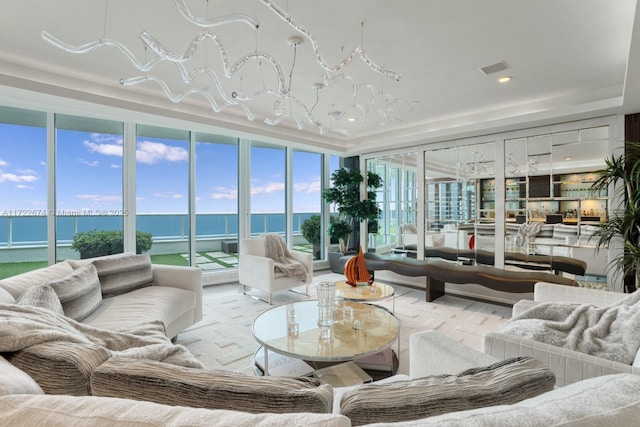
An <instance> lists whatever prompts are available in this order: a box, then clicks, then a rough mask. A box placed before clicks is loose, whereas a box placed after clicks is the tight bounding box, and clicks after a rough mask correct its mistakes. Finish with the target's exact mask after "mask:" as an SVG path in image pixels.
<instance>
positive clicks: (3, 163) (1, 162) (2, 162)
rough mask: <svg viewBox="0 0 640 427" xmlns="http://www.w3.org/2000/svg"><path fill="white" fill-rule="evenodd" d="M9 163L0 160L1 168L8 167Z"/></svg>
mask: <svg viewBox="0 0 640 427" xmlns="http://www.w3.org/2000/svg"><path fill="white" fill-rule="evenodd" d="M8 164H9V163H7V162H5V161H4V160H2V159H0V166H7V165H8Z"/></svg>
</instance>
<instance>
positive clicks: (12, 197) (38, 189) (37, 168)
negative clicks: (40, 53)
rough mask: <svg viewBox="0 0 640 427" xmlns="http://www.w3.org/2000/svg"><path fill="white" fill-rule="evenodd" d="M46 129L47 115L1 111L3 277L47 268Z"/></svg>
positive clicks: (8, 109)
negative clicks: (27, 248) (42, 267)
mask: <svg viewBox="0 0 640 427" xmlns="http://www.w3.org/2000/svg"><path fill="white" fill-rule="evenodd" d="M46 126H47V116H46V114H45V113H41V112H36V111H28V110H22V109H17V108H8V107H0V194H2V197H1V200H0V250H2V260H3V261H2V262H3V263H7V264H6V265H5V266H3V268H2V269H1V270H2V271H1V272H0V278H1V277H6V276H9V275H12V274H17V273H20V272H22V271H27V270H31V269H34V268H38V267H41V266H44V265H46V264H47V247H46V243H47V213H48V209H47V129H46ZM25 247H33V249H29V250H25V249H24V248H25Z"/></svg>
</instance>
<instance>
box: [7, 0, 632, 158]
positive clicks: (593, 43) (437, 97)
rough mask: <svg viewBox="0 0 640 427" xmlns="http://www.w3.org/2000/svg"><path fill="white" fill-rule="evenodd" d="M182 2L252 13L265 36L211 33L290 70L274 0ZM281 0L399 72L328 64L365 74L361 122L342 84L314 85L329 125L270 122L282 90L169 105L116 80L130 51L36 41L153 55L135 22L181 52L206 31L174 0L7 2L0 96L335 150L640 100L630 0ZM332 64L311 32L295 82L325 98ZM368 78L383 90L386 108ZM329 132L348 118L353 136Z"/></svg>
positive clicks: (212, 54)
mask: <svg viewBox="0 0 640 427" xmlns="http://www.w3.org/2000/svg"><path fill="white" fill-rule="evenodd" d="M184 1H185V4H186V5H187V7H188V8H189V10H190V11H191V12H192V13H193V14H194V15H196V16H198V17H203V18H206V17H209V18H213V17H217V16H222V15H226V14H229V13H243V14H246V15H249V16H251V17H253V18H254V19H255V20H256V21H257V22H259V24H260V27H259V29H258V30H257V33H256V31H254V30H252V29H251V28H250V27H249V26H247V25H244V24H239V23H232V24H226V25H222V26H219V27H215V28H211V29H210V31H211V32H212V33H215V34H216V35H217V36H218V37H219V38H220V40H221V41H222V43H223V45H224V47H225V49H226V51H227V53H228V56H229V61H230V62H233V61H235V59H237V58H240V57H242V56H243V55H245V54H247V53H252V52H254V51H255V50H256V46H257V48H258V50H260V51H263V52H266V53H267V54H269V55H272V56H273V57H274V58H276V59H277V60H278V61H279V62H280V63H281V64H282V68H283V70H284V72H285V74H286V75H287V77H286V80H287V81H288V74H289V71H290V69H291V65H292V58H293V48H292V47H290V46H289V45H288V44H287V39H288V38H289V37H291V36H294V35H301V33H300V32H299V31H296V29H294V28H292V27H291V26H289V25H288V24H287V23H286V22H284V21H283V20H282V19H280V18H279V17H278V16H277V15H276V14H275V13H274V12H273V11H272V10H271V9H270V8H269V7H268V5H267V3H268V2H269V0H210V1H208V2H207V1H206V0H184ZM272 1H273V2H274V3H275V4H277V5H278V6H280V7H281V8H283V9H284V10H286V11H288V13H289V14H290V15H291V17H292V18H293V19H294V20H295V21H296V22H297V23H298V24H300V25H301V26H302V27H304V29H305V30H306V31H308V32H309V33H310V34H312V35H313V37H314V39H315V40H316V41H317V43H318V52H319V53H320V55H321V56H322V58H324V59H325V61H326V62H327V63H329V64H336V63H339V62H340V61H341V60H342V59H343V58H344V57H345V56H346V55H347V53H348V52H351V51H352V50H353V49H354V48H356V47H357V46H359V45H362V46H363V48H364V50H365V51H366V54H367V55H368V56H369V58H370V59H371V60H372V61H373V62H375V63H376V64H378V65H380V66H381V67H384V68H385V69H387V70H391V71H393V72H397V73H399V74H401V78H400V80H399V81H397V82H396V81H394V80H393V79H390V78H387V77H385V76H383V75H381V74H379V73H376V72H374V71H373V70H371V69H370V68H368V67H366V66H365V65H364V63H363V62H362V61H361V60H360V59H359V58H357V57H356V58H355V59H354V60H353V61H352V62H351V63H350V64H349V65H347V66H346V67H345V68H343V69H342V70H341V71H340V72H338V73H333V74H329V75H330V76H334V77H335V76H336V75H339V74H340V73H344V74H346V75H348V76H352V77H354V78H355V79H356V80H357V82H358V83H359V84H360V85H361V87H360V89H359V92H358V96H357V98H356V101H357V102H358V103H360V104H362V105H364V106H366V107H367V108H370V109H371V111H369V113H368V114H367V115H366V118H367V120H366V121H364V122H363V121H362V120H357V121H356V122H354V123H351V122H347V121H346V118H347V117H348V116H354V117H357V118H359V119H361V118H362V115H359V114H356V113H357V110H355V109H353V108H352V109H351V110H349V109H348V107H349V106H350V105H351V104H353V103H354V99H353V96H352V86H351V85H350V84H348V81H347V80H343V81H341V82H338V83H335V84H333V85H331V86H329V87H327V88H323V89H321V90H320V91H319V101H318V104H317V105H316V107H315V108H314V109H313V115H314V118H315V119H316V120H317V121H319V122H322V123H323V127H324V128H325V129H326V132H325V133H324V134H321V132H319V130H318V128H317V127H315V126H313V125H311V124H309V123H306V122H303V129H301V130H300V129H298V127H297V124H296V122H295V121H293V120H290V119H287V118H284V119H283V120H282V122H281V123H280V124H279V125H277V126H270V125H268V124H266V123H265V122H264V118H265V117H271V118H276V117H277V116H275V115H274V112H273V108H272V107H273V103H274V101H275V99H276V97H275V95H268V96H262V97H261V98H260V99H258V100H255V101H251V102H249V103H247V105H249V106H250V109H251V111H252V112H253V114H254V115H255V118H254V120H253V121H250V120H248V119H247V116H246V114H245V113H244V112H243V110H241V109H240V108H238V107H237V106H231V107H229V108H226V109H224V110H223V111H221V112H218V113H216V112H214V111H213V110H212V109H211V108H210V105H209V104H208V103H207V102H206V101H205V100H204V98H203V97H202V96H200V95H193V96H189V97H187V98H186V99H185V100H184V101H183V102H182V103H179V104H173V103H171V102H170V101H168V100H167V99H166V97H165V96H164V95H163V93H162V91H161V89H160V87H159V86H158V85H156V84H154V83H151V82H146V83H143V84H139V85H135V86H122V85H120V84H119V81H120V79H121V78H128V77H134V76H139V75H144V73H142V72H139V71H138V70H136V69H135V68H134V67H133V65H132V63H131V62H130V61H128V60H127V59H126V58H125V57H124V55H123V54H122V53H121V52H120V51H119V50H117V49H115V48H112V47H101V48H98V49H96V50H94V51H92V52H90V53H86V54H72V53H68V52H65V51H63V50H61V49H58V48H56V47H54V46H53V45H51V44H49V43H47V42H45V41H44V40H43V38H42V37H41V32H42V31H43V30H45V31H47V32H49V33H50V34H51V35H53V36H55V37H57V38H59V39H60V40H62V41H64V42H67V43H70V44H75V45H82V44H85V43H88V42H91V41H94V40H97V39H100V38H108V39H111V40H115V41H117V42H120V43H123V44H124V45H125V46H127V47H128V48H129V49H130V50H131V52H132V53H133V54H134V55H135V56H136V57H137V58H138V59H139V60H140V61H145V60H148V59H150V58H151V57H152V56H153V55H152V53H151V52H150V51H149V50H147V51H146V52H145V50H144V48H143V44H142V42H141V41H140V39H139V34H140V33H141V32H142V31H147V32H148V33H149V34H151V35H152V36H153V37H155V38H156V39H157V40H158V41H160V42H161V43H162V44H163V45H165V46H166V47H167V48H169V49H171V50H172V51H174V52H176V53H179V54H184V53H185V51H186V47H187V46H188V45H189V43H190V42H191V41H192V40H193V38H194V37H195V36H196V34H198V33H199V32H201V31H203V28H198V27H196V26H195V25H193V24H191V23H189V22H187V20H186V19H184V18H183V17H182V15H181V14H180V12H179V10H178V8H177V6H176V4H175V2H174V0H136V1H130V0H90V1H88V0H50V1H46V2H45V1H41V0H20V1H9V0H4V1H3V4H2V14H1V17H0V23H1V25H0V103H8V104H10V105H18V106H25V107H30V108H45V109H46V108H55V109H56V111H65V112H70V113H81V114H85V115H94V116H96V117H110V118H119V119H129V118H133V117H135V118H136V120H142V121H145V122H149V123H150V124H160V125H162V124H165V125H169V124H171V123H172V122H171V120H176V119H179V120H186V121H189V122H191V123H196V124H197V126H199V127H200V126H201V127H202V128H203V129H206V130H209V129H211V130H213V131H216V130H217V128H220V129H219V131H220V132H221V133H225V132H231V131H233V132H246V133H248V134H257V135H261V136H262V137H263V138H265V139H267V140H268V139H269V138H282V139H285V140H288V141H293V142H300V143H304V144H310V145H313V146H315V147H318V148H322V149H326V150H331V151H336V152H340V153H354V152H355V153H357V152H369V151H375V150H380V149H385V148H394V147H398V146H403V145H411V144H419V143H423V142H426V141H430V140H436V139H439V138H444V137H445V136H447V135H457V136H464V135H468V134H473V133H476V134H478V133H481V132H483V131H488V130H497V129H501V130H504V129H509V128H522V127H527V126H531V125H535V124H543V123H545V122H549V121H550V120H553V121H558V120H560V121H562V120H565V119H566V120H571V119H575V118H585V117H595V116H598V115H603V114H611V113H630V112H639V111H640V40H635V39H637V38H639V37H640V35H639V34H638V33H639V32H640V29H638V30H637V31H634V26H636V27H638V28H640V22H638V21H640V19H638V18H637V11H636V1H635V0H562V1H558V0H537V1H526V0H486V1H473V0H431V1H424V0H422V1H421V0H396V1H383V0H349V1H344V0H343V1H336V0H325V1H322V2H320V1H313V0H292V1H290V2H289V1H285V0H277V1H275V0H272ZM363 22H364V26H363V25H362V23H363ZM256 34H257V35H256ZM303 38H304V37H303ZM205 46H206V48H205V49H203V48H202V47H203V46H201V48H200V49H199V50H198V51H196V54H194V58H193V59H192V60H191V62H189V64H190V65H189V67H191V66H193V67H197V66H204V65H205V64H206V65H207V66H209V67H210V68H211V69H217V70H218V74H220V75H221V76H222V73H221V72H220V70H221V66H220V63H221V62H220V59H219V54H218V53H217V50H216V49H214V45H213V43H212V42H211V40H209V41H207V42H206V45H205ZM205 51H206V54H205ZM500 61H504V62H505V63H506V64H507V65H508V66H509V68H508V69H507V70H505V71H502V72H499V73H496V74H491V75H488V76H487V75H484V74H483V73H481V72H480V70H479V69H480V68H481V67H484V66H487V65H491V64H494V63H497V62H500ZM150 74H153V75H157V76H159V77H161V78H162V79H164V80H166V81H167V83H168V84H169V85H170V86H171V87H172V89H173V90H174V91H175V92H176V93H177V92H180V91H182V90H184V89H185V86H184V84H182V83H181V82H180V81H179V80H178V79H177V75H178V73H177V71H176V68H175V67H173V66H169V64H168V63H162V64H160V65H159V66H158V67H157V68H156V69H155V70H153V71H152V72H151V73H150ZM325 74H326V73H325V72H324V71H323V69H322V68H321V67H320V66H319V65H318V62H317V61H316V60H315V57H314V54H313V47H312V43H311V41H310V39H309V38H304V41H303V43H302V44H301V45H300V46H298V47H297V50H296V62H295V66H294V68H293V77H292V80H291V91H290V94H291V95H294V96H296V97H298V99H300V100H301V101H302V102H303V103H304V104H306V105H307V107H308V108H309V109H311V107H313V105H314V104H315V100H316V89H314V88H313V84H314V83H318V82H322V81H323V76H324V75H325ZM503 75H509V76H512V78H513V80H512V81H511V82H510V83H508V84H503V85H500V84H498V83H497V82H496V79H497V77H500V76H503ZM222 80H223V82H222V85H223V86H224V91H225V93H228V94H230V93H231V92H233V91H236V92H242V91H255V90H259V89H262V88H271V87H277V85H276V79H275V74H274V73H273V71H272V68H271V67H270V66H269V65H268V64H267V63H266V62H262V64H261V65H259V63H258V62H257V61H251V62H250V63H248V64H246V65H245V66H243V67H242V68H241V70H240V71H238V72H237V73H235V74H234V76H233V77H232V78H228V79H227V78H224V77H222ZM367 84H368V85H373V86H375V88H376V90H377V91H378V92H382V93H383V94H384V96H379V97H378V98H377V100H376V103H375V104H371V100H372V99H374V98H372V92H371V90H370V89H367V88H365V87H364V85H367ZM205 85H206V86H209V87H211V86H212V85H211V82H206V81H205V80H201V81H200V83H199V84H198V85H197V86H198V87H204V86H205ZM385 100H393V101H392V102H391V103H390V104H387V102H383V101H385ZM387 107H392V108H389V109H387ZM409 107H410V108H409ZM332 109H333V110H334V111H335V110H338V111H347V113H346V114H345V116H344V117H342V119H341V120H339V121H337V120H331V118H330V117H329V115H328V112H329V111H330V110H332ZM125 110H129V111H131V110H133V111H134V112H128V113H124V112H123V111H125ZM376 110H380V111H383V112H384V116H386V125H384V126H383V125H381V122H382V121H383V120H382V118H383V116H382V115H381V114H379V113H378V112H376ZM285 111H286V110H285ZM148 114H151V116H149V115H148ZM159 117H160V118H159ZM298 117H300V118H301V121H302V119H304V117H303V116H302V115H299V116H298ZM169 118H173V119H169ZM154 121H155V123H153V122H154ZM210 126H212V127H210ZM223 129H224V130H223ZM331 129H344V130H346V131H348V134H349V136H346V135H344V134H342V133H337V132H333V131H332V130H331Z"/></svg>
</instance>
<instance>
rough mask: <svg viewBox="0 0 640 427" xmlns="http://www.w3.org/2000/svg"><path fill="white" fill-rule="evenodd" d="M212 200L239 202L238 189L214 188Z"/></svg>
mask: <svg viewBox="0 0 640 427" xmlns="http://www.w3.org/2000/svg"><path fill="white" fill-rule="evenodd" d="M211 198H212V199H214V200H237V199H238V189H237V188H231V187H214V189H213V193H211Z"/></svg>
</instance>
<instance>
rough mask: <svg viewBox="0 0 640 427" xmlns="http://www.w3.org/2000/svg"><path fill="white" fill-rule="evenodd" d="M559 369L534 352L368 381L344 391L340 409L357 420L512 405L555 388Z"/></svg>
mask: <svg viewBox="0 0 640 427" xmlns="http://www.w3.org/2000/svg"><path fill="white" fill-rule="evenodd" d="M554 385H555V375H554V374H553V372H552V371H551V370H550V369H549V368H547V367H546V366H544V365H543V364H542V362H540V361H538V360H536V359H534V358H532V357H517V358H512V359H507V360H503V361H500V362H497V363H494V364H493V365H490V366H487V367H482V368H474V369H469V370H466V371H464V372H461V373H459V374H457V375H439V376H430V377H424V378H418V379H412V380H408V381H399V382H394V383H390V384H381V385H378V384H366V385H363V386H362V387H360V388H358V389H356V390H353V391H351V392H349V393H346V394H345V395H344V396H343V397H342V400H341V402H340V413H341V414H343V415H346V416H348V417H349V418H350V419H351V422H352V424H353V425H362V424H368V423H373V422H396V421H410V420H417V419H420V418H425V417H430V416H434V415H439V414H444V413H448V412H456V411H462V410H467V409H474V408H481V407H484V406H492V405H508V404H511V403H515V402H519V401H521V400H524V399H528V398H530V397H534V396H537V395H539V394H541V393H544V392H547V391H549V390H552V389H553V386H554Z"/></svg>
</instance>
